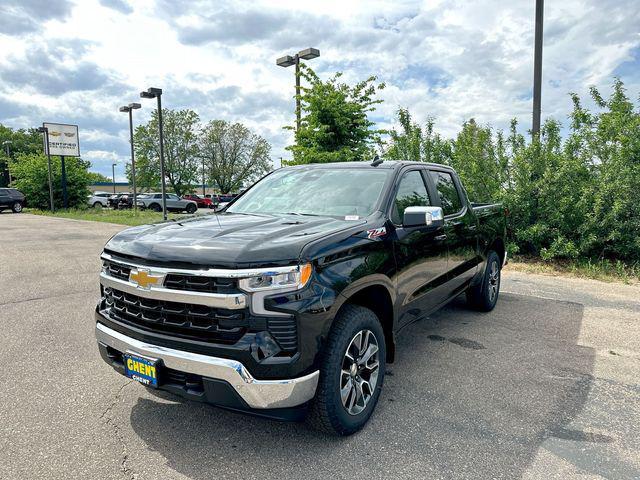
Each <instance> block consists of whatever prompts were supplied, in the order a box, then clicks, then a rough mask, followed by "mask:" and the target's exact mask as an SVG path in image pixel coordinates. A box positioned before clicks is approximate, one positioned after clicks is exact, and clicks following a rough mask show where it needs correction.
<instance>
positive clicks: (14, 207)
mask: <svg viewBox="0 0 640 480" xmlns="http://www.w3.org/2000/svg"><path fill="white" fill-rule="evenodd" d="M11 211H12V212H13V213H21V212H22V202H13V205H11Z"/></svg>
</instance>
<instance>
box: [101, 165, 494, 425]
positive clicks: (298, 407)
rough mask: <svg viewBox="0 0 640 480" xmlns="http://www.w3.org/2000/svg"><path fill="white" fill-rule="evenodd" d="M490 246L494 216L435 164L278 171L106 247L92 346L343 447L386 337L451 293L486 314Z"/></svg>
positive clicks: (155, 379) (181, 388) (204, 396)
mask: <svg viewBox="0 0 640 480" xmlns="http://www.w3.org/2000/svg"><path fill="white" fill-rule="evenodd" d="M504 239H505V215H504V211H503V209H502V207H501V206H500V205H475V204H474V205H472V204H471V203H469V201H468V199H467V196H466V194H465V191H464V189H463V187H462V185H461V184H460V181H459V179H458V176H457V175H456V173H455V172H454V171H453V170H452V169H451V168H449V167H445V166H442V165H436V164H425V163H414V162H382V163H381V162H380V161H376V162H374V163H372V164H369V163H359V162H358V163H355V162H354V163H341V164H316V165H304V166H297V167H290V168H282V169H279V170H276V171H274V172H272V173H271V174H269V175H267V176H266V177H265V178H263V179H262V180H260V181H259V182H258V183H256V184H255V185H254V186H253V187H251V188H250V189H249V190H247V191H246V192H244V193H243V194H242V195H241V196H239V197H238V198H237V199H236V200H235V201H234V202H233V203H232V204H231V205H229V207H227V209H226V210H225V211H224V212H223V213H221V214H217V215H206V216H202V217H196V218H193V219H189V220H184V221H180V222H179V223H177V222H167V223H161V224H156V225H147V226H140V227H134V228H130V229H127V230H124V231H122V232H120V233H119V234H117V235H115V236H114V237H113V238H112V239H111V240H110V241H109V242H108V243H107V245H106V246H105V249H104V252H103V253H102V261H103V266H102V272H101V273H100V284H101V287H100V288H101V294H102V299H101V300H100V303H99V304H98V306H97V308H96V313H95V316H96V336H97V339H98V346H99V349H100V353H101V355H102V357H103V359H104V360H105V361H106V362H107V363H108V364H109V365H111V366H113V367H114V368H115V369H116V370H117V371H119V372H120V373H122V374H125V375H127V376H129V377H131V378H133V379H135V380H137V381H139V382H140V383H142V384H144V385H146V386H147V387H150V388H160V389H163V390H168V391H170V392H173V393H176V394H178V395H180V396H183V397H185V398H189V399H193V400H198V401H204V402H209V403H212V404H215V405H218V406H222V407H225V408H230V409H234V410H242V411H249V412H252V413H257V414H259V415H263V416H270V417H277V418H287V419H298V418H302V417H303V416H307V418H308V419H309V420H310V422H311V423H312V424H313V425H315V426H316V427H318V428H320V429H323V430H325V431H328V432H332V433H336V434H340V435H347V434H351V433H353V432H355V431H357V430H358V429H360V428H361V427H362V426H363V425H364V424H365V423H366V421H367V420H368V419H369V417H370V415H371V414H372V412H373V410H374V408H375V405H376V403H377V401H378V397H379V395H380V390H381V388H382V383H383V380H384V376H385V368H386V364H387V363H390V362H393V360H394V357H395V335H396V332H397V331H398V330H399V329H400V328H402V327H404V326H405V325H407V324H409V323H411V322H414V321H416V320H419V319H420V318H423V317H424V316H425V315H427V314H429V313H430V312H433V311H434V310H436V309H438V308H440V307H441V306H442V305H444V304H446V303H447V302H449V301H450V300H452V299H453V298H455V297H457V296H458V295H460V294H461V293H466V295H467V299H468V302H469V304H470V306H472V307H473V308H476V309H479V310H482V311H489V310H491V309H493V307H494V306H495V304H496V301H497V299H498V292H499V288H500V272H501V267H502V265H503V264H504V262H505V260H506V251H505V240H504ZM426 408H428V406H427V407H426Z"/></svg>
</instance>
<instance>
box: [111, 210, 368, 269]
mask: <svg viewBox="0 0 640 480" xmlns="http://www.w3.org/2000/svg"><path fill="white" fill-rule="evenodd" d="M366 223H367V222H366V220H365V219H360V220H356V221H346V220H339V219H335V218H331V217H311V216H301V215H246V214H237V213H225V214H220V215H206V216H202V217H197V218H193V219H189V220H186V221H182V222H166V223H160V224H155V225H144V226H140V227H133V228H128V229H126V230H123V231H122V232H120V233H118V234H116V235H115V236H114V237H113V238H111V240H109V242H108V243H107V245H106V246H105V250H106V251H109V252H110V253H115V254H122V255H128V256H134V257H138V258H141V259H144V260H148V261H152V262H159V263H182V264H194V265H199V266H210V267H216V266H219V267H226V268H238V267H252V266H273V265H280V264H286V263H291V262H296V261H298V260H299V259H300V258H301V254H302V251H303V249H304V247H305V246H306V245H307V244H309V243H311V242H313V241H316V240H319V239H323V238H326V237H327V236H329V235H334V234H338V233H339V232H345V231H347V230H349V232H348V234H349V235H350V234H351V233H353V232H357V231H362V227H361V226H362V225H364V224H366ZM345 233H346V232H345Z"/></svg>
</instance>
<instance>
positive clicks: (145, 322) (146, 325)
mask: <svg viewBox="0 0 640 480" xmlns="http://www.w3.org/2000/svg"><path fill="white" fill-rule="evenodd" d="M104 300H105V308H106V309H107V310H108V311H109V312H108V313H109V315H110V316H111V317H112V318H114V319H115V320H120V321H122V322H124V323H128V324H131V325H134V326H137V327H140V328H143V329H147V330H152V331H156V332H162V333H169V334H173V335H177V336H180V337H185V338H190V339H194V340H201V341H212V342H217V343H235V342H237V341H238V340H239V339H240V337H242V335H244V333H245V332H246V330H247V327H248V325H249V322H248V318H247V316H246V314H245V312H244V311H237V310H222V309H216V308H212V307H207V306H205V305H193V304H187V303H178V302H167V301H164V300H152V299H149V298H143V297H139V296H137V295H131V294H129V293H125V292H121V291H119V290H116V289H113V288H105V289H104Z"/></svg>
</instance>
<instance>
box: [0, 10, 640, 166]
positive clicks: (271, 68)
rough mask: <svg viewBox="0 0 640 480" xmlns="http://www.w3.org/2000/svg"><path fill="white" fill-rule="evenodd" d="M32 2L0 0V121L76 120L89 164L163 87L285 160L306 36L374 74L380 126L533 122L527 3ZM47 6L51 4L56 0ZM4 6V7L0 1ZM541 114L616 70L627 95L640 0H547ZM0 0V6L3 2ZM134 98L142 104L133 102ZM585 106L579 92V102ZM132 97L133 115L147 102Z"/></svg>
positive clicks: (638, 62) (333, 61)
mask: <svg viewBox="0 0 640 480" xmlns="http://www.w3.org/2000/svg"><path fill="white" fill-rule="evenodd" d="M38 1H39V0H29V1H28V2H21V1H17V0H7V2H5V3H6V5H7V6H3V7H0V17H3V14H4V17H3V18H5V17H6V18H13V19H15V22H14V23H13V24H11V25H9V24H8V23H7V22H5V23H2V22H0V44H1V45H2V48H1V49H0V79H1V80H2V81H0V106H2V110H0V122H2V123H4V124H7V125H9V126H12V127H17V128H19V127H28V126H32V125H38V124H40V123H41V122H42V121H43V120H47V121H64V122H68V123H78V124H79V125H80V128H81V145H82V147H83V153H84V155H85V157H86V158H88V159H89V160H91V161H92V162H93V163H94V168H95V169H96V170H98V171H100V172H102V173H104V174H107V175H110V173H111V162H112V161H113V159H114V158H117V159H118V161H120V162H125V161H127V159H128V148H129V146H128V132H127V121H126V116H125V115H123V114H121V113H119V112H118V111H117V109H118V107H119V106H120V105H122V104H126V103H129V102H131V101H139V100H138V94H139V92H140V90H142V89H144V88H147V87H149V86H157V87H161V88H163V90H164V92H165V94H164V96H163V102H164V105H166V106H167V107H169V108H193V109H194V110H196V111H197V112H198V113H199V114H200V116H201V118H202V119H203V120H205V121H206V120H209V119H213V118H223V119H226V120H232V121H241V122H243V123H245V124H247V125H248V126H249V127H250V128H252V129H253V130H254V131H256V132H257V133H260V134H261V135H263V136H264V137H266V138H267V139H268V140H269V141H270V142H271V143H272V144H273V151H272V153H273V158H274V159H275V160H276V163H277V162H278V160H277V159H278V158H279V157H281V156H284V157H285V158H287V157H289V154H288V152H286V151H285V150H284V147H285V146H286V145H287V143H288V142H290V141H291V135H290V133H289V132H287V131H283V130H282V126H283V125H286V124H290V123H292V121H293V107H294V105H293V98H292V97H293V83H294V79H293V71H292V69H291V68H288V69H283V68H279V67H277V66H276V65H275V59H276V58H277V57H279V56H281V55H284V54H287V53H294V52H296V51H297V50H299V49H302V48H306V47H309V46H314V47H317V48H319V49H320V50H321V57H320V58H318V59H315V60H313V61H312V66H313V67H314V68H315V69H316V70H317V71H318V72H319V74H320V75H321V76H322V77H323V78H327V77H329V76H330V75H332V74H333V73H334V72H335V71H336V70H342V71H344V74H345V75H344V78H345V79H346V80H348V81H356V80H360V79H363V78H366V77H367V76H369V75H370V74H376V75H378V77H379V79H380V80H381V81H384V82H386V84H387V88H386V89H385V90H383V91H382V93H381V97H382V98H383V99H384V100H385V103H384V104H382V105H381V106H380V107H379V109H378V111H377V112H376V113H375V117H376V119H380V126H382V127H388V126H390V125H391V124H392V123H393V118H394V113H395V111H396V110H397V108H398V106H405V107H409V108H410V109H411V111H412V112H413V114H414V117H415V118H416V120H418V121H424V120H425V119H426V117H427V116H435V117H436V128H437V129H438V130H439V131H440V132H442V133H444V134H445V135H455V133H456V132H457V131H458V130H459V128H460V125H461V123H462V122H463V121H464V120H466V119H468V118H470V117H475V118H476V119H477V120H478V121H480V122H483V123H489V124H491V125H492V126H494V127H496V128H506V127H507V126H508V123H509V120H510V119H511V118H512V117H516V118H518V120H519V121H520V123H521V127H522V130H523V131H525V130H526V129H527V128H528V127H529V124H530V118H531V113H530V111H531V98H530V95H531V94H530V92H531V81H532V77H533V72H532V68H533V45H532V44H533V23H534V22H533V15H534V11H533V10H534V2H532V1H524V0H522V1H517V2H503V1H498V0H484V1H479V2H468V1H464V0H457V1H446V2H445V1H430V2H409V1H388V2H387V1H359V2H357V1H353V2H345V1H344V0H329V1H323V2H299V1H295V0H284V1H277V2H276V1H264V0H263V1H258V2H251V3H246V2H198V1H195V2H193V1H190V2H187V1H184V2H178V1H174V0H158V1H153V0H140V1H135V2H132V1H125V0H102V1H99V0H83V1H82V2H79V1H78V2H76V3H75V4H71V3H69V2H59V4H58V6H57V7H56V8H55V9H54V10H53V13H54V14H53V15H49V16H39V13H38V12H40V10H39V7H38ZM54 3H55V2H54ZM3 5H4V4H3ZM545 8H546V10H545V49H544V58H543V82H544V84H543V103H542V107H543V117H546V116H553V117H555V118H556V119H558V120H560V121H565V123H566V116H567V114H568V112H569V110H570V108H571V102H570V101H569V98H568V93H569V92H573V91H575V92H577V93H579V94H580V95H582V96H583V97H586V95H587V93H588V87H589V86H590V85H595V86H597V87H599V88H601V89H602V91H603V93H604V94H605V95H606V93H607V91H608V87H609V85H610V84H611V83H612V78H613V76H614V75H616V74H619V75H621V77H622V79H623V81H625V84H626V85H627V88H628V90H629V94H630V95H631V96H632V97H633V98H634V99H637V98H638V93H639V91H640V68H638V67H640V58H639V57H640V36H639V35H638V29H637V25H640V9H638V8H637V5H636V2H635V1H634V0H621V1H614V0H605V1H598V0H567V1H564V2H547V4H546V6H545ZM3 9H4V10H3ZM141 103H142V102H141ZM587 105H589V103H588V102H587ZM153 107H154V104H153V103H152V102H149V101H146V102H143V109H142V110H139V111H136V117H135V121H136V122H144V121H146V120H147V119H148V118H149V115H150V112H151V110H152V109H153Z"/></svg>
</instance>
